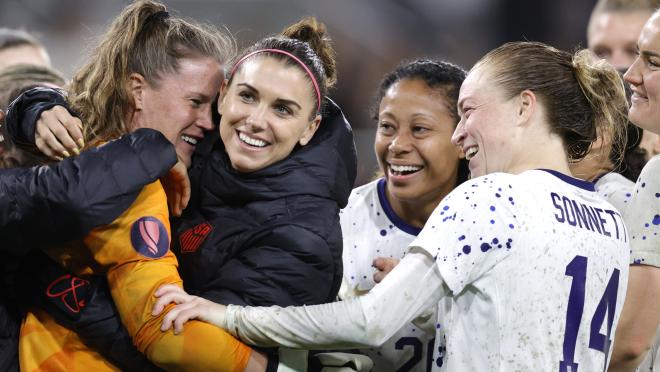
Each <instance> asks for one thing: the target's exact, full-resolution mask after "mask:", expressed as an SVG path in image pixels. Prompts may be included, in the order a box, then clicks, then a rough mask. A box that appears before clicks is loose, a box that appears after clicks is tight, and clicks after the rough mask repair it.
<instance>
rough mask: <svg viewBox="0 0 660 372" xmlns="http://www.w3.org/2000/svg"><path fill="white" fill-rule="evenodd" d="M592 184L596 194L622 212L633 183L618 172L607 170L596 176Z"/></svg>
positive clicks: (630, 193) (625, 206) (626, 204)
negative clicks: (607, 171) (596, 178)
mask: <svg viewBox="0 0 660 372" xmlns="http://www.w3.org/2000/svg"><path fill="white" fill-rule="evenodd" d="M594 186H595V187H596V193H597V194H598V195H600V196H602V197H603V198H604V199H605V200H607V201H608V202H610V204H612V205H613V206H614V207H615V208H616V209H617V210H618V211H619V212H620V213H623V212H624V211H625V209H626V208H627V207H628V203H629V202H630V197H631V196H632V190H633V187H635V183H634V182H632V181H631V180H629V179H627V178H626V177H624V176H622V175H621V174H619V173H616V172H609V173H605V174H604V175H602V176H601V177H600V178H598V180H596V182H594Z"/></svg>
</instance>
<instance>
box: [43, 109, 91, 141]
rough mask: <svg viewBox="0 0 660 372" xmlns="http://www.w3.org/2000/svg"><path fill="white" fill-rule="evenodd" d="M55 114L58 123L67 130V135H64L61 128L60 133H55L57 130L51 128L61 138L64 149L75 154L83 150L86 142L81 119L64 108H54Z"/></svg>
mask: <svg viewBox="0 0 660 372" xmlns="http://www.w3.org/2000/svg"><path fill="white" fill-rule="evenodd" d="M53 112H54V114H55V116H56V119H57V121H58V122H59V123H62V126H63V127H64V129H65V130H66V133H64V132H63V131H61V130H59V128H61V127H58V131H55V129H53V128H51V130H52V131H53V132H54V133H55V135H56V136H58V138H60V142H62V144H63V145H64V147H66V148H67V149H69V150H71V151H73V152H76V151H79V150H80V149H82V147H83V146H84V145H85V142H84V141H83V134H82V122H81V121H80V119H78V118H77V117H75V116H73V115H71V114H70V113H69V111H68V110H67V109H65V108H64V107H62V106H55V107H53ZM60 134H61V137H60Z"/></svg>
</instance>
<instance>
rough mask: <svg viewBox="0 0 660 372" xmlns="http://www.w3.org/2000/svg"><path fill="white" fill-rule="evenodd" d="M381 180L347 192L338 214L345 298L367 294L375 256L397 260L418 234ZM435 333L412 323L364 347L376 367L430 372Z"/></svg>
mask: <svg viewBox="0 0 660 372" xmlns="http://www.w3.org/2000/svg"><path fill="white" fill-rule="evenodd" d="M385 185H386V183H385V180H384V179H379V180H376V181H373V182H370V183H368V184H366V185H363V186H360V187H358V188H356V189H354V190H353V192H351V196H350V198H349V199H348V205H347V206H346V208H344V209H343V210H342V211H341V212H340V215H339V216H340V221H341V229H342V234H343V237H344V252H343V261H344V278H343V282H342V288H341V290H340V291H339V297H340V298H341V299H342V300H346V299H348V298H351V297H355V296H359V295H363V294H365V293H367V292H368V291H369V290H370V289H371V288H373V287H374V285H375V284H376V283H374V280H373V273H374V269H373V267H372V266H371V264H372V262H373V260H374V259H375V258H377V257H392V258H398V259H401V258H402V257H403V255H404V254H405V252H406V250H407V248H408V245H409V244H410V243H411V242H412V241H413V240H414V239H415V237H416V236H417V234H419V232H420V230H421V229H419V228H416V227H414V226H411V225H409V224H407V223H406V222H405V221H403V220H402V219H401V218H399V216H397V215H396V213H395V212H394V210H393V209H392V207H391V205H390V203H389V202H388V200H387V197H386V194H385ZM434 338H435V334H434V332H431V333H428V332H425V331H424V330H422V329H420V328H418V327H416V326H415V325H414V324H412V323H408V324H406V325H405V326H404V327H403V328H401V329H400V330H399V331H398V332H397V333H396V334H395V335H394V336H393V337H392V338H390V339H389V340H388V341H387V342H385V344H383V345H382V346H381V347H380V348H374V349H362V350H360V353H361V354H364V355H367V356H369V357H370V358H371V360H372V361H373V362H374V367H373V370H374V371H382V372H389V371H417V372H425V371H430V370H431V364H432V363H435V360H434V359H431V358H433V351H434V349H436V348H437V347H440V349H441V350H440V352H439V355H438V356H437V357H436V359H437V358H440V360H439V361H438V362H439V363H440V364H442V359H441V353H442V351H443V350H444V347H443V346H441V345H438V346H437V347H434Z"/></svg>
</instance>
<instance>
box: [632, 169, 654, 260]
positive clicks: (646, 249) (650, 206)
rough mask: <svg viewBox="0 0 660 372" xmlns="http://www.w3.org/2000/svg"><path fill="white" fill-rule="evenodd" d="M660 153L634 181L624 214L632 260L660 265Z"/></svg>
mask: <svg viewBox="0 0 660 372" xmlns="http://www.w3.org/2000/svg"><path fill="white" fill-rule="evenodd" d="M659 172H660V156H656V157H654V158H653V159H651V160H650V161H649V162H648V163H647V164H646V166H645V167H644V169H643V170H642V173H641V174H640V175H639V179H638V180H637V183H636V184H635V188H634V189H633V192H632V198H631V199H630V202H629V206H628V208H627V209H626V211H625V214H624V221H625V222H626V225H627V226H628V235H629V236H630V263H631V264H637V265H640V264H641V265H651V266H656V267H660V236H658V233H660V180H658V177H654V175H656V176H657V175H658V174H659Z"/></svg>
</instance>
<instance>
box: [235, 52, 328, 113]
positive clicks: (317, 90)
mask: <svg viewBox="0 0 660 372" xmlns="http://www.w3.org/2000/svg"><path fill="white" fill-rule="evenodd" d="M259 53H277V54H283V55H285V56H287V57H289V58H291V59H292V60H294V61H296V62H298V64H299V65H300V66H302V68H303V69H304V70H305V72H306V73H307V75H308V76H309V78H310V79H311V80H312V84H314V90H315V91H316V102H318V105H317V106H316V112H317V113H318V112H320V111H321V91H320V90H319V84H318V83H317V82H316V78H314V74H312V70H310V69H309V67H307V65H306V64H305V63H304V62H303V61H301V60H300V58H298V57H296V56H294V55H293V54H291V53H289V52H287V51H285V50H281V49H259V50H255V51H254V52H252V53H248V54H247V55H245V56H244V57H243V58H241V59H239V60H238V62H236V64H235V65H234V67H232V69H231V73H230V75H229V76H234V72H235V71H236V69H237V68H238V66H239V65H240V64H241V63H243V62H244V61H245V60H246V59H248V58H250V57H252V56H253V55H255V54H259Z"/></svg>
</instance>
